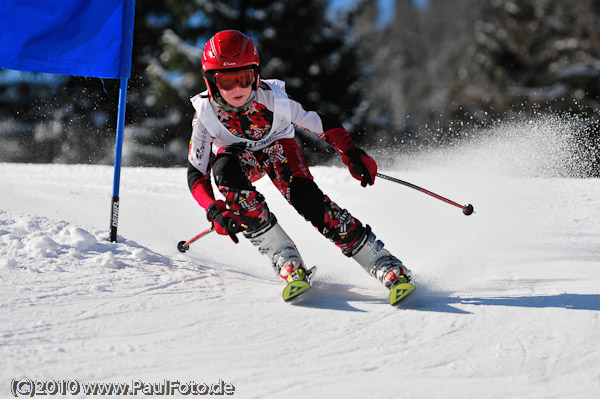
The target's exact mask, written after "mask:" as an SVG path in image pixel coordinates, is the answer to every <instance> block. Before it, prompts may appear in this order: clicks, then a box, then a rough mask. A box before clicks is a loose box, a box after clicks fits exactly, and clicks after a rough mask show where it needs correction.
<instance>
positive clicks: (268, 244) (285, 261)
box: [244, 215, 306, 283]
mask: <svg viewBox="0 0 600 399" xmlns="http://www.w3.org/2000/svg"><path fill="white" fill-rule="evenodd" d="M244 237H246V238H248V239H249V240H250V242H251V243H252V245H254V246H255V247H258V251H259V252H260V253H261V254H265V255H267V256H268V257H269V260H270V261H271V266H272V267H273V270H274V271H275V273H277V274H278V275H279V277H281V278H282V279H283V280H284V281H287V282H288V283H289V282H292V281H295V280H304V279H305V278H306V269H305V267H304V262H303V261H302V257H301V256H300V253H299V252H298V249H296V245H295V244H294V242H293V241H292V239H291V238H290V237H289V236H288V235H287V234H286V232H285V231H283V229H282V228H281V226H280V225H279V223H277V218H275V216H273V215H272V216H271V218H270V220H269V221H268V222H267V223H266V224H265V225H264V226H262V227H260V228H259V229H257V230H254V231H251V232H248V231H246V232H244Z"/></svg>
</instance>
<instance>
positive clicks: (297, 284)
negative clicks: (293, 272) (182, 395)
mask: <svg viewBox="0 0 600 399" xmlns="http://www.w3.org/2000/svg"><path fill="white" fill-rule="evenodd" d="M310 288H311V286H310V284H309V283H307V282H306V281H292V282H291V283H289V284H288V285H286V286H285V288H284V289H283V300H284V301H285V302H289V301H291V300H293V299H295V298H297V297H298V296H299V295H300V294H303V293H304V292H306V291H308V290H309V289H310Z"/></svg>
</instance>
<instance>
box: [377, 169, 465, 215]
mask: <svg viewBox="0 0 600 399" xmlns="http://www.w3.org/2000/svg"><path fill="white" fill-rule="evenodd" d="M377 177H381V178H382V179H385V180H390V181H393V182H394V183H399V184H402V185H405V186H407V187H410V188H413V189H415V190H418V191H420V192H422V193H424V194H427V195H430V196H432V197H433V198H437V199H439V200H441V201H444V202H445V203H447V204H450V205H454V206H456V207H458V208H460V209H462V211H463V213H464V214H465V215H467V216H469V215H471V214H472V213H473V205H471V204H468V205H461V204H459V203H456V202H454V201H451V200H449V199H448V198H444V197H442V196H441V195H437V194H435V193H432V192H431V191H429V190H425V189H424V188H422V187H419V186H416V185H414V184H412V183H409V182H406V181H404V180H400V179H396V178H395V177H391V176H387V175H383V174H381V173H377Z"/></svg>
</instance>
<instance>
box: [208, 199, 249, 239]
mask: <svg viewBox="0 0 600 399" xmlns="http://www.w3.org/2000/svg"><path fill="white" fill-rule="evenodd" d="M206 218H207V219H208V221H209V222H212V224H213V227H214V229H215V231H216V232H217V233H218V234H221V235H225V236H226V235H228V236H229V237H231V239H232V240H233V242H235V243H236V244H237V243H238V242H240V240H239V239H238V238H237V237H236V234H237V233H239V232H240V231H242V230H243V228H242V221H241V220H240V217H239V216H238V215H236V214H235V213H234V212H233V211H232V210H230V209H227V204H225V201H223V200H216V201H215V202H213V203H212V204H210V206H209V207H208V209H207V210H206Z"/></svg>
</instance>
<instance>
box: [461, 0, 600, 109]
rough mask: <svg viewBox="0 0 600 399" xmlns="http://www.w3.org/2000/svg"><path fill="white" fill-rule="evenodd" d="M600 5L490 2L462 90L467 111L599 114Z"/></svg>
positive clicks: (573, 0) (580, 0)
mask: <svg viewBox="0 0 600 399" xmlns="http://www.w3.org/2000/svg"><path fill="white" fill-rule="evenodd" d="M599 8H600V7H599V6H598V3H597V2H594V1H593V0H508V1H502V2H500V1H492V0H490V1H488V3H487V5H486V11H485V13H484V14H483V15H484V17H483V18H482V19H480V20H479V21H478V22H477V24H476V25H475V38H476V43H475V45H474V46H473V47H472V48H471V50H470V54H471V57H469V58H470V61H472V63H471V66H470V67H469V68H468V70H465V73H464V79H463V81H462V84H461V85H460V86H458V87H457V91H456V93H457V94H459V95H460V101H461V102H462V104H461V106H462V109H463V110H470V111H468V113H470V114H474V115H478V116H480V117H481V118H493V117H497V116H504V115H506V114H508V113H511V112H518V111H523V110H524V111H528V110H529V111H531V110H550V111H552V112H556V111H558V112H568V113H571V114H582V115H583V116H584V117H586V118H587V117H592V118H593V117H595V116H596V115H597V113H596V112H595V111H596V110H597V109H598V108H599V105H600V103H599V100H600V83H599V82H600V80H599V79H598V78H599V77H600V62H599V60H600V44H599V41H598V39H599V38H600V35H599V33H600V32H599V28H598V24H597V20H598V17H599ZM483 111H485V113H487V116H485V113H484V112H483Z"/></svg>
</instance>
